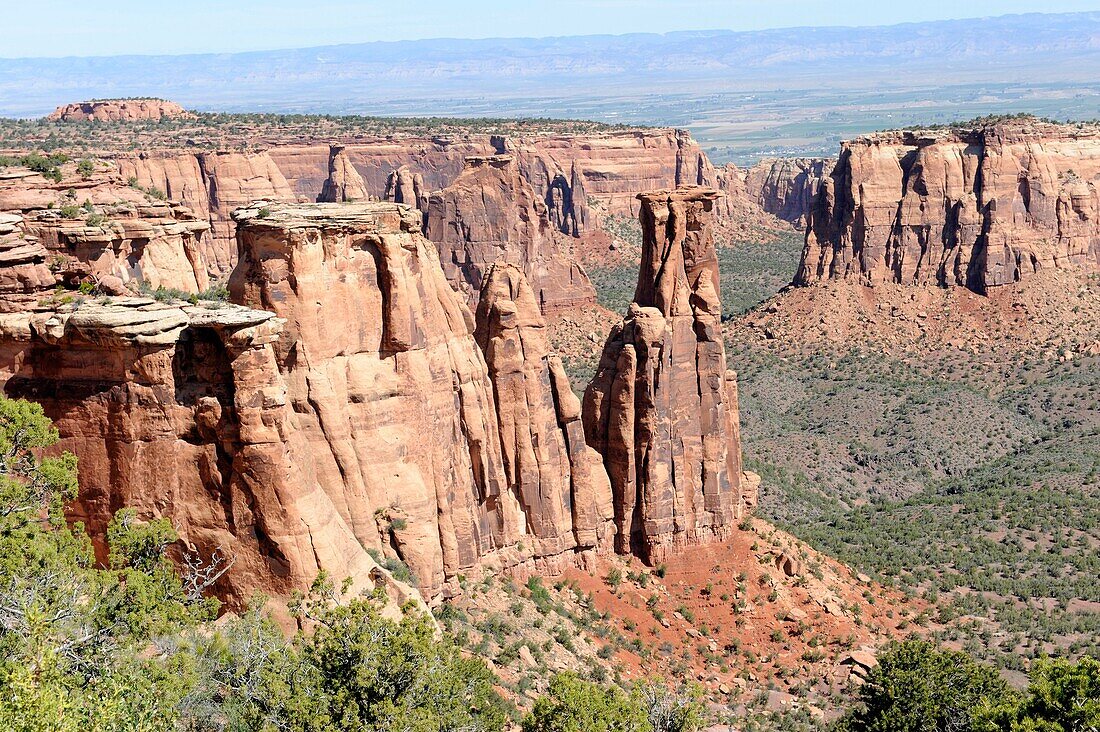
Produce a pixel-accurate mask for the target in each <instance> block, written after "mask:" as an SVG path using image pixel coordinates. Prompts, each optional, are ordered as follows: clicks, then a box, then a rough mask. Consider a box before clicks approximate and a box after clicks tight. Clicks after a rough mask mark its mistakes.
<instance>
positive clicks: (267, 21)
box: [0, 0, 1100, 58]
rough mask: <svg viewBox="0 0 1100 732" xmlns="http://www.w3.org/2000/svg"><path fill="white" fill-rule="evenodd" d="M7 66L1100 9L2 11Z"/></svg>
mask: <svg viewBox="0 0 1100 732" xmlns="http://www.w3.org/2000/svg"><path fill="white" fill-rule="evenodd" d="M0 7H3V8H4V12H3V13H2V16H3V19H4V23H3V24H4V30H3V32H2V33H0V37H2V39H3V40H0V57H8V58H10V57H20V56H69V55H71V56H90V55H95V56H107V55H115V54H121V53H141V54H147V53H154V54H176V53H206V52H228V51H247V50H260V49H272V48H300V47H305V46H319V45H326V44H336V43H361V42H365V41H379V40H410V39H417V38H441V37H447V38H488V37H499V36H554V35H584V34H591V33H632V32H663V31H672V30H700V29H720V28H721V29H732V30H759V29H762V28H780V27H790V26H804V25H884V24H892V23H903V22H909V21H923V20H942V19H948V18H973V17H981V16H987V15H1003V14H1006V13H1026V12H1051V13H1053V12H1077V11H1084V10H1098V11H1100V0H967V1H966V2H959V0H920V2H904V3H903V2H897V1H896V0H382V1H381V2H379V1H378V0H361V1H360V2H350V1H347V0H330V1H327V2H326V1H325V0H312V1H311V2H310V1H303V0H263V1H262V2H258V1H256V0H182V2H167V1H166V0H103V1H101V0H30V1H28V0H2V2H0Z"/></svg>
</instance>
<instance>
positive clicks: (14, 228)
mask: <svg viewBox="0 0 1100 732" xmlns="http://www.w3.org/2000/svg"><path fill="white" fill-rule="evenodd" d="M48 254H49V253H48V252H47V251H46V248H45V247H44V246H42V244H41V243H39V242H38V240H37V239H35V238H33V237H27V236H26V235H25V234H24V231H23V217H22V216H19V215H17V214H4V213H0V312H8V311H12V310H16V311H18V310H26V309H29V308H31V307H33V306H34V304H35V303H37V302H38V300H39V299H40V298H41V297H43V296H45V295H46V294H48V293H49V291H50V290H52V289H53V288H54V286H55V285H56V282H57V279H56V277H55V275H54V273H53V272H51V271H50V268H49V267H48V266H47V265H46V258H47V256H48Z"/></svg>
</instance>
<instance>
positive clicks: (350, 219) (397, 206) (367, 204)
mask: <svg viewBox="0 0 1100 732" xmlns="http://www.w3.org/2000/svg"><path fill="white" fill-rule="evenodd" d="M232 216H233V220H234V221H236V222H237V223H238V225H239V226H240V227H241V228H242V229H250V228H257V229H286V230H290V229H352V230H369V231H377V232H379V233H398V232H417V231H420V222H421V215H420V212H418V211H417V210H416V209H413V208H411V207H409V206H406V205H404V204H401V203H392V202H390V201H356V202H348V203H278V202H275V201H256V202H254V203H252V204H251V205H249V206H246V207H244V208H238V209H237V210H235V211H234V212H233V213H232Z"/></svg>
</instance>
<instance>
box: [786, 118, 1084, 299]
mask: <svg viewBox="0 0 1100 732" xmlns="http://www.w3.org/2000/svg"><path fill="white" fill-rule="evenodd" d="M1098 187H1100V129H1098V128H1097V127H1096V126H1094V125H1088V126H1074V125H1055V124H1047V123H1043V122H1039V121H1037V120H1033V119H1025V120H1013V121H1008V122H1003V123H993V124H989V125H986V126H980V127H975V128H973V129H964V128H952V129H936V130H918V131H898V132H887V133H880V134H876V135H872V136H868V137H861V138H858V139H856V140H853V141H851V142H846V143H844V144H843V145H842V147H841V153H840V158H839V160H838V161H837V164H836V166H835V168H834V169H833V171H832V173H831V175H830V176H829V177H828V178H827V179H826V180H825V181H824V183H823V184H822V186H821V190H820V192H819V194H818V196H817V199H816V201H815V204H814V206H813V208H812V211H811V214H810V220H809V226H808V229H807V233H806V248H805V252H804V254H803V259H802V263H801V265H800V267H799V272H798V275H797V277H796V283H797V284H809V283H811V282H816V281H819V280H823V279H848V278H850V279H854V280H857V281H859V282H862V283H866V284H876V283H881V282H895V283H900V284H936V285H941V286H960V287H965V288H968V289H970V290H973V291H975V292H980V293H981V292H987V291H988V290H989V289H990V288H993V287H999V286H1002V285H1007V284H1012V283H1015V282H1020V281H1022V280H1025V279H1027V278H1028V277H1029V276H1030V275H1032V274H1034V273H1035V272H1038V271H1040V270H1048V269H1067V270H1076V271H1081V272H1097V271H1100V194H1098Z"/></svg>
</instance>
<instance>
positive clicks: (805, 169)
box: [745, 158, 836, 229]
mask: <svg viewBox="0 0 1100 732" xmlns="http://www.w3.org/2000/svg"><path fill="white" fill-rule="evenodd" d="M835 164H836V161H835V160H832V159H820V158H775V159H771V160H761V161H760V162H758V163H757V164H756V165H754V166H752V167H751V168H749V169H748V170H747V171H745V194H746V197H747V198H748V199H749V200H751V201H754V202H755V203H756V204H757V205H758V206H760V208H762V209H763V210H764V211H765V212H767V213H770V214H772V215H773V216H775V217H776V218H778V219H782V220H783V221H786V222H788V223H791V224H794V225H795V226H797V227H798V228H800V229H804V228H805V226H806V219H807V217H808V216H809V213H810V207H811V206H812V205H813V201H814V198H815V197H816V196H817V191H818V189H819V188H820V187H821V183H822V181H823V180H824V179H825V177H826V176H827V175H828V174H829V172H830V171H831V170H832V168H833V166H834V165H835Z"/></svg>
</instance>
